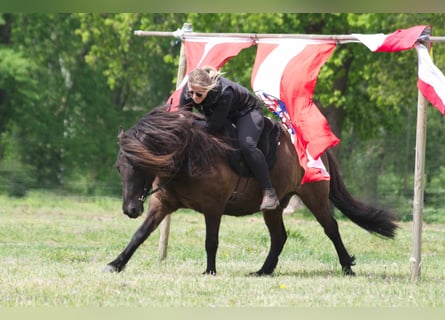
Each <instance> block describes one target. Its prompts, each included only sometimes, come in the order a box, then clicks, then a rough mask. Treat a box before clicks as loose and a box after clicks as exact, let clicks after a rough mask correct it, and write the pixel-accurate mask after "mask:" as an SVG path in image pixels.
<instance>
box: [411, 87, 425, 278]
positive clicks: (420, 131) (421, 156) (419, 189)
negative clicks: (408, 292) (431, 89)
mask: <svg viewBox="0 0 445 320" xmlns="http://www.w3.org/2000/svg"><path fill="white" fill-rule="evenodd" d="M416 128H417V129H416V162H415V171H414V201H413V251H412V256H411V259H410V261H411V280H412V281H416V280H417V279H418V278H419V277H420V269H421V266H422V256H421V251H422V220H423V219H422V217H423V197H424V175H425V143H426V99H425V97H424V96H423V94H422V93H421V92H420V91H419V92H418V98H417V127H416Z"/></svg>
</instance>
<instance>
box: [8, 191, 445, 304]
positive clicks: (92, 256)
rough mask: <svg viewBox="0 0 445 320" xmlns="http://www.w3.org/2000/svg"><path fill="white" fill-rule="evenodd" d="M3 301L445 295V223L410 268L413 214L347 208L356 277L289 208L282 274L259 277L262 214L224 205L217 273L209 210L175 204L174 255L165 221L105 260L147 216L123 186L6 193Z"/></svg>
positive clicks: (346, 232) (421, 298)
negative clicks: (163, 250) (134, 210)
mask: <svg viewBox="0 0 445 320" xmlns="http://www.w3.org/2000/svg"><path fill="white" fill-rule="evenodd" d="M0 208H1V209H0V256H1V268H0V307H17V306H64V307H65V306H69V307H111V306H112V307H117V306H137V307H139V306H156V307H191V306H193V307H213V306H215V307H219V306H223V307H225V306H231V307H235V306H248V307H259V306H275V307H278V306H279V307H283V306H299V307H325V306H338V307H351V306H354V307H377V306H378V307H382V306H385V307H393V306H397V307H405V306H420V307H443V306H445V273H444V271H443V266H444V265H445V225H443V224H424V231H423V248H422V258H423V264H422V275H421V278H420V280H419V281H417V282H416V283H414V282H412V281H411V280H410V263H409V258H410V256H411V247H412V237H411V228H412V226H411V223H402V224H401V230H400V231H399V232H398V235H397V237H396V239H395V240H384V239H382V238H379V237H376V236H373V235H370V234H369V233H367V232H365V231H364V230H362V229H360V228H359V227H357V226H356V225H354V224H352V223H351V222H349V221H348V220H343V219H342V220H340V221H339V225H340V232H341V234H342V237H343V240H344V242H345V245H346V247H347V248H348V250H349V252H350V253H351V254H354V255H356V258H357V260H356V262H357V265H356V266H355V267H354V271H355V272H356V273H357V276H356V277H352V278H351V277H344V276H343V275H342V273H341V269H340V266H339V263H338V259H337V255H336V253H335V250H334V248H333V246H332V244H331V242H330V241H329V239H328V238H327V237H326V236H325V235H324V233H323V231H322V229H321V227H320V226H319V224H318V223H317V222H315V220H314V219H312V218H310V217H308V216H307V215H305V214H300V213H298V212H297V213H295V214H293V215H290V216H285V224H286V228H287V230H288V234H289V239H288V241H287V243H286V245H285V248H284V250H283V253H282V254H281V258H280V262H279V264H278V267H277V269H276V272H275V273H274V275H272V276H267V277H261V278H258V277H252V276H249V273H250V272H252V271H256V270H258V269H259V268H260V267H261V265H262V263H263V262H264V259H265V257H266V254H267V251H268V246H269V236H268V233H267V230H266V227H265V225H264V223H263V220H262V217H261V215H252V216H247V217H243V218H234V217H224V219H223V221H222V225H221V232H220V247H219V250H218V255H217V271H218V275H217V276H216V277H212V276H204V275H202V272H203V271H204V269H205V250H204V236H205V227H204V219H203V217H202V215H200V214H197V213H195V212H193V211H189V210H184V211H182V212H177V213H175V214H174V215H173V216H172V224H171V231H170V240H169V248H168V256H167V259H166V260H164V261H163V262H159V261H158V241H159V231H155V232H154V233H153V234H152V235H151V236H150V237H149V238H148V239H147V241H146V242H145V243H144V244H143V245H142V246H141V247H140V248H139V250H138V251H136V253H135V255H134V256H133V258H132V259H131V260H130V262H129V264H128V265H127V268H126V270H125V271H124V272H122V273H119V274H107V273H103V272H102V270H103V268H104V267H105V265H106V264H107V263H108V262H110V261H111V260H112V259H114V258H115V257H116V256H117V255H118V254H119V253H120V252H121V250H122V249H123V248H124V247H125V246H126V245H127V243H128V242H129V240H130V238H131V236H132V235H133V233H134V232H135V230H136V229H137V227H138V226H139V225H140V224H141V223H142V218H139V219H135V220H132V219H128V218H127V217H126V216H124V215H123V214H122V213H121V202H120V200H119V199H114V198H82V197H59V196H56V195H54V194H51V193H36V192H34V193H31V194H30V195H29V196H28V197H26V198H22V199H14V198H8V197H5V196H0Z"/></svg>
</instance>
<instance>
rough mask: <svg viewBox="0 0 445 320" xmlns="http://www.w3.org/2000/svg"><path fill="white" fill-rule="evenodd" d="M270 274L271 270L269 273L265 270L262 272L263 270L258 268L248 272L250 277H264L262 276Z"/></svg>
mask: <svg viewBox="0 0 445 320" xmlns="http://www.w3.org/2000/svg"><path fill="white" fill-rule="evenodd" d="M271 274H272V272H271V273H267V272H264V271H263V270H258V271H257V272H251V273H249V276H251V277H264V276H269V275H271Z"/></svg>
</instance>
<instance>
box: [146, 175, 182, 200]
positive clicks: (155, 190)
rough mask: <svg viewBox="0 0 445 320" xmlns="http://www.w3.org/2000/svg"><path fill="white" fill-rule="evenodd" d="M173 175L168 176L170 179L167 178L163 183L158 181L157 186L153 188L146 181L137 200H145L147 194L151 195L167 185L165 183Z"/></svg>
mask: <svg viewBox="0 0 445 320" xmlns="http://www.w3.org/2000/svg"><path fill="white" fill-rule="evenodd" d="M173 177H174V176H172V177H170V179H168V180H167V181H165V183H159V184H158V186H157V187H156V188H155V189H151V186H150V185H149V184H148V183H147V184H146V185H145V186H144V191H143V192H142V194H141V196H140V197H139V198H138V200H139V201H141V202H142V203H144V202H145V200H147V198H148V197H149V196H151V195H152V194H154V193H156V192H158V191H159V190H161V189H163V188H164V187H165V186H167V184H169V183H170V182H171V181H172V180H173Z"/></svg>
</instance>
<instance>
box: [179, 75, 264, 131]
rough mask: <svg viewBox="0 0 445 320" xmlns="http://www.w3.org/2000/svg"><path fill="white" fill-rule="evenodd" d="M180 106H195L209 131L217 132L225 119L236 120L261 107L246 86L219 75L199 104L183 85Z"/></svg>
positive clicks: (191, 107) (189, 107)
mask: <svg viewBox="0 0 445 320" xmlns="http://www.w3.org/2000/svg"><path fill="white" fill-rule="evenodd" d="M180 106H181V108H185V109H186V110H189V111H191V110H192V109H193V108H196V109H197V110H198V111H199V112H200V113H202V114H204V115H205V117H206V119H207V121H206V123H205V124H204V125H205V126H206V127H207V129H208V130H209V131H210V132H219V131H221V130H222V129H223V127H224V125H225V124H226V123H227V121H230V122H236V119H237V118H239V117H241V116H243V115H245V114H246V113H248V112H249V111H251V110H252V109H254V108H261V105H260V103H259V101H258V99H257V98H256V97H255V96H254V95H253V94H252V93H251V92H250V91H249V90H247V89H246V88H244V87H243V86H241V85H239V84H238V83H236V82H233V81H230V80H229V79H226V78H223V77H220V78H219V79H218V83H217V85H216V86H215V88H213V89H212V90H211V91H209V92H208V93H207V97H206V98H205V99H204V101H203V102H202V103H201V104H199V105H198V104H196V103H195V102H194V101H193V100H192V98H191V97H190V96H189V94H188V86H187V85H185V86H184V89H183V90H182V92H181V98H180Z"/></svg>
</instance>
